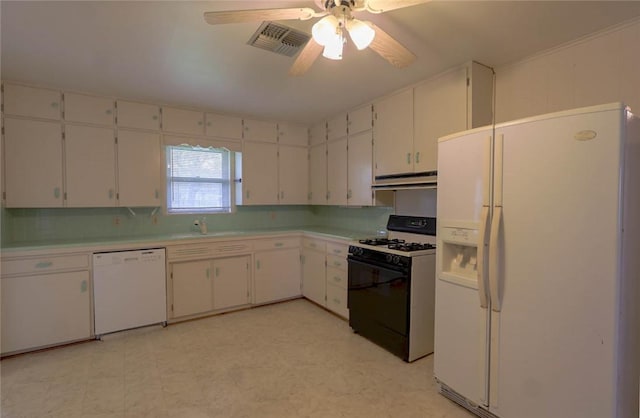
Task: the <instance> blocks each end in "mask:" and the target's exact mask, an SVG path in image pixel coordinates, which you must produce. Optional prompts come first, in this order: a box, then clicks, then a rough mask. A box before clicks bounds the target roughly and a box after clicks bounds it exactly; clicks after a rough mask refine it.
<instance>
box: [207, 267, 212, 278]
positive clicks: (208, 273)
mask: <svg viewBox="0 0 640 418" xmlns="http://www.w3.org/2000/svg"><path fill="white" fill-rule="evenodd" d="M209 277H211V271H210V269H209V267H207V279H208V278H209Z"/></svg>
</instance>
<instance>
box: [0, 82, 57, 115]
mask: <svg viewBox="0 0 640 418" xmlns="http://www.w3.org/2000/svg"><path fill="white" fill-rule="evenodd" d="M61 103H62V95H61V94H60V92H59V91H57V90H47V89H40V88H35V87H26V86H19V85H15V84H8V83H5V85H4V102H3V104H4V113H5V115H18V116H31V117H34V118H45V119H55V120H58V119H60V115H61V113H62V112H61V108H62V106H61V105H60V104H61Z"/></svg>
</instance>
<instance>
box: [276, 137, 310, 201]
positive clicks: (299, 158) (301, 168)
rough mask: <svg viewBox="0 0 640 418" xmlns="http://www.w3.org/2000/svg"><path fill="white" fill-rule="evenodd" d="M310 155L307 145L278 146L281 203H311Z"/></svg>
mask: <svg viewBox="0 0 640 418" xmlns="http://www.w3.org/2000/svg"><path fill="white" fill-rule="evenodd" d="M308 157H309V154H308V149H307V147H295V146H290V145H279V146H278V179H279V182H278V184H279V187H280V196H279V198H280V204H281V205H306V204H308V203H309V159H308Z"/></svg>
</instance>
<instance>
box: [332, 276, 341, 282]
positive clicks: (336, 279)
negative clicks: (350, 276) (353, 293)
mask: <svg viewBox="0 0 640 418" xmlns="http://www.w3.org/2000/svg"><path fill="white" fill-rule="evenodd" d="M333 281H334V282H338V283H340V282H341V281H342V278H340V277H338V276H333Z"/></svg>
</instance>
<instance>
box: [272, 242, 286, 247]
mask: <svg viewBox="0 0 640 418" xmlns="http://www.w3.org/2000/svg"><path fill="white" fill-rule="evenodd" d="M273 245H274V246H276V247H282V246H283V245H284V244H283V243H281V242H276V243H275V244H273Z"/></svg>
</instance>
